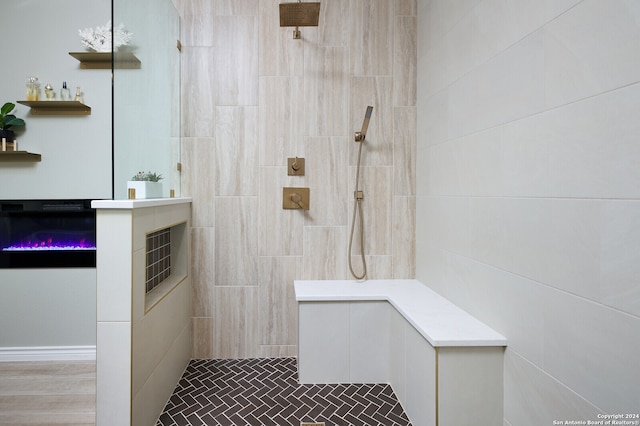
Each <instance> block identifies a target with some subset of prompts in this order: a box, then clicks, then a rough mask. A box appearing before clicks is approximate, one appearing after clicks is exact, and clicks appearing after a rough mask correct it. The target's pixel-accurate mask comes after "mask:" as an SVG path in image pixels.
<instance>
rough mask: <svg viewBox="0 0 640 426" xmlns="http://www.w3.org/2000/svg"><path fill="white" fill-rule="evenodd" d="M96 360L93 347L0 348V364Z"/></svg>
mask: <svg viewBox="0 0 640 426" xmlns="http://www.w3.org/2000/svg"><path fill="white" fill-rule="evenodd" d="M95 359H96V347H95V346H28V347H23V348H2V347H0V362H8V361H12V362H15V361H85V360H93V361H95Z"/></svg>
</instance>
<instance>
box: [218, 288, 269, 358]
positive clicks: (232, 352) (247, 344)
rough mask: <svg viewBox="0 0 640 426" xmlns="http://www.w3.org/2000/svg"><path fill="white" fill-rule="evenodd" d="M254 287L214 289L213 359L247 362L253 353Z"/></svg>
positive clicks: (255, 319)
mask: <svg viewBox="0 0 640 426" xmlns="http://www.w3.org/2000/svg"><path fill="white" fill-rule="evenodd" d="M257 292H258V288H257V287H216V292H215V300H216V309H215V311H216V312H215V329H214V332H213V335H214V348H213V357H214V358H249V357H252V356H255V354H256V353H257V349H258V345H257V343H256V342H257V337H258V334H259V331H258V330H259V327H258V314H257V312H258V309H257V308H258V307H257Z"/></svg>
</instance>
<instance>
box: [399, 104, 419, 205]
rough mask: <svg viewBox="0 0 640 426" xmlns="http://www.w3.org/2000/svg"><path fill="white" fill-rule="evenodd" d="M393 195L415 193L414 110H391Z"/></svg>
mask: <svg viewBox="0 0 640 426" xmlns="http://www.w3.org/2000/svg"><path fill="white" fill-rule="evenodd" d="M393 112H394V115H393V119H394V121H393V124H394V126H393V166H394V167H393V195H396V196H398V195H415V193H416V174H415V171H416V109H415V108H414V107H406V108H395V109H394V110H393Z"/></svg>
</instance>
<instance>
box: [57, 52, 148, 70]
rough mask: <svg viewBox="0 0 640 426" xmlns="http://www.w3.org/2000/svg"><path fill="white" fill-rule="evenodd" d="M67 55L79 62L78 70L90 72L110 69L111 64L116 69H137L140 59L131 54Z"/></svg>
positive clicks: (88, 53)
mask: <svg viewBox="0 0 640 426" xmlns="http://www.w3.org/2000/svg"><path fill="white" fill-rule="evenodd" d="M69 55H71V56H73V57H74V58H76V59H77V60H78V61H80V68H82V69H92V70H105V69H111V63H112V61H113V64H114V66H115V68H117V69H138V68H140V66H141V62H140V59H138V58H137V57H136V55H134V54H133V53H131V52H115V54H114V55H112V53H111V52H69Z"/></svg>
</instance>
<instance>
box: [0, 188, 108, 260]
mask: <svg viewBox="0 0 640 426" xmlns="http://www.w3.org/2000/svg"><path fill="white" fill-rule="evenodd" d="M95 259H96V221H95V210H94V209H92V208H91V202H90V200H15V201H0V268H74V267H95V263H96V260H95Z"/></svg>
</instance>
